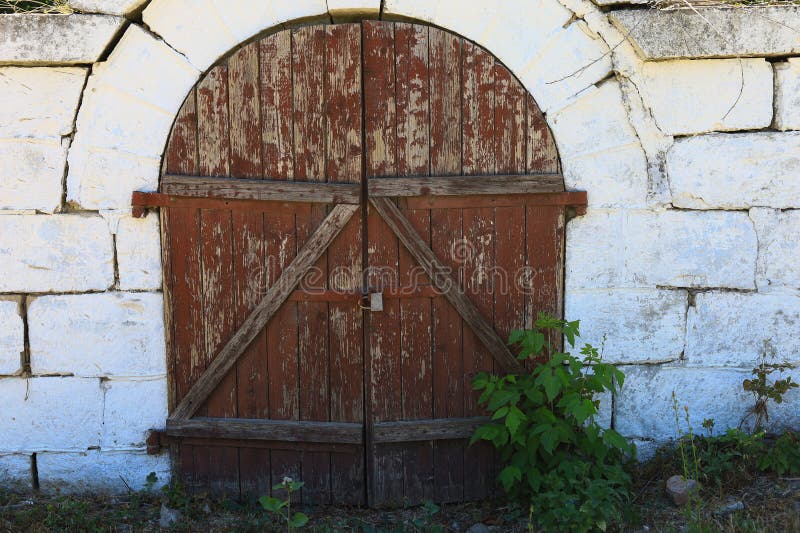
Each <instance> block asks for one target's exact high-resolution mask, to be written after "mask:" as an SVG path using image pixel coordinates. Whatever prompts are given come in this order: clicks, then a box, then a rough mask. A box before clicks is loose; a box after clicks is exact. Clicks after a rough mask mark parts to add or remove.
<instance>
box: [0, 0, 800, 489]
mask: <svg viewBox="0 0 800 533" xmlns="http://www.w3.org/2000/svg"><path fill="white" fill-rule="evenodd" d="M598 3H599V4H609V3H612V4H614V3H615V2H606V1H602V2H600V1H598ZM73 5H75V7H76V8H78V9H81V10H83V11H84V13H85V14H77V15H70V16H32V15H22V16H16V15H14V16H0V95H2V97H3V98H2V100H3V105H2V106H0V405H2V406H3V408H2V410H0V426H2V428H3V431H2V434H0V483H1V484H2V485H4V486H12V487H14V488H20V489H30V488H31V487H33V486H34V484H36V485H38V486H39V487H40V488H42V489H43V490H54V489H55V488H56V487H60V488H61V490H62V491H71V490H87V489H88V490H110V491H122V490H125V483H127V484H128V485H129V486H131V487H134V488H136V487H141V486H142V485H143V484H144V481H145V477H146V476H147V474H148V473H149V472H151V471H155V472H157V473H158V475H159V477H160V479H161V480H162V481H166V480H167V479H168V478H169V468H170V466H169V462H168V458H167V457H166V456H164V455H162V456H148V455H147V454H146V452H145V444H144V439H145V433H146V431H147V430H148V429H149V428H152V427H160V426H163V424H164V420H165V418H166V414H167V413H166V411H167V405H166V402H167V394H166V362H165V348H164V322H163V315H162V313H163V300H162V295H161V293H160V288H161V271H160V242H159V239H160V237H159V228H158V219H157V216H156V215H155V214H153V213H151V214H150V215H149V216H148V217H146V218H144V219H142V220H136V219H133V218H131V216H130V210H129V208H128V204H129V202H130V196H131V192H132V191H134V190H153V189H155V187H156V186H157V181H158V172H159V166H160V158H161V155H162V153H163V149H164V143H165V140H166V136H167V134H168V133H169V130H170V128H171V125H172V122H173V120H174V116H175V114H176V112H177V110H178V108H179V106H180V104H181V102H182V101H183V98H184V96H185V95H186V93H187V92H188V91H189V89H190V88H191V86H192V85H193V84H194V83H195V82H196V81H197V80H198V79H199V77H200V76H201V75H202V72H203V71H205V70H206V69H207V68H208V67H209V66H210V65H211V64H213V63H214V62H215V61H216V60H217V59H218V58H219V57H220V56H222V55H224V54H225V53H227V52H228V51H229V50H230V49H232V48H234V47H235V46H237V44H239V43H241V42H243V41H245V40H247V39H250V38H251V37H253V36H255V35H257V34H259V33H260V32H263V31H265V30H268V29H270V28H275V27H279V26H280V25H283V24H293V23H294V22H295V21H305V20H323V21H325V20H329V21H330V20H333V21H338V20H340V19H347V18H350V17H354V16H366V17H378V16H380V17H383V18H387V19H391V18H403V19H413V20H418V21H423V22H429V23H432V24H435V25H438V26H442V27H444V28H447V29H450V30H451V31H454V32H456V33H459V34H461V35H464V36H465V37H467V38H469V39H472V40H474V41H476V42H478V43H479V44H481V45H483V46H485V47H486V48H487V49H488V50H490V51H491V52H493V53H494V54H495V55H496V56H497V57H499V58H500V60H502V61H503V62H504V63H505V64H506V66H508V67H509V69H510V70H512V71H513V72H514V73H515V74H516V75H517V76H518V77H519V79H520V80H521V81H522V82H523V83H524V85H525V86H526V87H527V88H528V90H529V91H530V92H531V93H532V94H533V96H534V97H535V98H536V100H537V102H538V103H539V104H540V106H541V107H542V109H543V110H544V111H545V112H546V117H547V121H548V123H549V124H550V126H551V128H552V129H553V131H554V134H555V137H556V141H557V143H558V146H559V150H560V155H561V158H562V163H563V169H564V175H565V179H566V181H567V184H568V187H569V188H571V189H578V190H587V191H588V192H589V202H590V207H589V210H588V212H587V214H586V215H585V216H583V217H580V218H577V219H574V220H572V221H571V222H570V223H569V225H568V229H567V265H566V302H565V304H566V307H565V308H566V314H567V317H568V318H571V319H575V318H579V319H581V320H582V324H583V326H582V331H583V334H584V340H585V341H588V342H592V343H595V344H598V345H599V344H601V343H602V339H603V337H605V339H606V340H605V346H604V351H605V357H606V358H607V359H608V360H610V361H613V362H617V363H620V364H622V365H625V367H624V370H625V372H626V374H627V375H628V379H627V382H626V384H625V387H624V389H623V391H622V392H621V393H620V394H618V395H617V396H616V397H614V398H612V399H610V401H606V402H604V406H605V410H606V411H605V412H604V419H605V420H606V421H607V423H609V424H612V425H614V426H615V427H616V428H617V429H619V430H620V431H621V432H623V433H624V434H626V435H627V436H629V437H631V438H633V439H635V440H636V441H637V442H638V443H639V444H640V445H641V447H642V449H643V451H644V452H645V453H647V451H648V450H650V449H652V446H653V445H654V444H655V443H658V442H662V441H664V440H666V439H669V438H671V437H674V436H675V429H674V424H673V422H671V420H673V418H674V417H673V415H672V412H671V409H672V407H671V406H672V403H671V395H672V392H673V391H675V393H676V395H677V396H678V398H679V401H680V402H681V404H685V405H688V406H689V409H690V413H691V415H692V419H693V423H694V425H695V427H699V426H700V422H701V421H702V419H703V418H709V417H713V418H715V419H716V422H717V426H716V427H717V428H718V429H719V430H724V428H725V427H726V426H728V425H736V424H737V423H738V421H739V419H740V418H741V416H742V415H743V413H744V410H745V409H746V406H747V404H748V400H749V399H748V398H747V397H746V396H745V395H744V394H743V392H742V390H741V381H742V380H743V379H744V378H745V377H746V376H747V375H748V372H749V369H751V368H752V366H753V365H754V363H755V362H756V360H757V357H758V355H759V354H760V353H761V351H762V349H763V342H764V341H769V342H770V343H771V346H772V349H774V351H775V352H776V353H777V355H778V356H779V357H782V358H785V359H789V360H791V361H794V362H798V363H800V341H798V338H800V335H798V333H800V261H798V259H800V180H799V179H798V178H797V175H798V170H800V168H799V167H800V133H798V132H797V131H793V130H800V58H797V59H796V58H793V57H790V56H792V55H795V54H796V55H798V56H800V49H799V48H798V45H797V43H798V39H797V35H796V33H797V32H796V31H794V33H792V32H787V31H786V28H787V27H789V28H791V27H800V22H798V23H797V24H794V23H793V21H796V20H797V18H798V16H799V15H798V8H793V7H788V8H752V9H746V10H720V9H713V10H703V13H701V14H697V13H694V12H693V11H691V10H689V11H685V10H677V11H670V12H660V11H655V10H648V9H629V8H628V7H626V6H625V5H615V6H614V7H613V8H608V7H607V6H604V7H603V9H602V10H601V9H600V8H598V6H597V5H595V4H593V3H591V2H588V1H581V0H504V1H503V2H501V3H497V5H492V4H491V3H487V2H484V1H482V0H470V1H465V0H446V1H445V0H443V1H439V2H429V1H423V0H386V1H384V2H382V3H381V2H380V1H378V0H351V1H347V0H336V1H334V0H328V2H327V3H326V2H325V1H324V0H297V1H294V2H278V1H274V2H258V3H254V2H247V1H245V0H236V1H232V0H202V1H197V0H195V1H189V0H153V1H152V2H147V1H143V0H127V1H126V0H114V1H103V2H97V1H91V0H80V1H77V0H76V1H74V2H73ZM759 9H761V11H759ZM765 10H766V11H765ZM754 20H756V21H757V22H758V23H757V24H755V23H753V22H752V21H754ZM708 24H712V25H715V26H714V27H713V28H712V29H711V30H709V29H708V27H707V26H708ZM681 32H683V34H682V35H683V37H682V38H680V39H678V38H675V35H676V34H679V33H681ZM698 36H701V37H702V39H700V38H699V37H698ZM53 43H59V45H58V46H53ZM798 400H800V395H798V394H794V395H793V396H792V397H791V398H790V399H789V401H788V402H787V403H786V404H784V405H783V406H782V407H781V408H780V409H777V410H776V411H775V413H774V415H775V416H774V417H773V419H772V421H773V423H774V424H775V427H778V426H787V425H794V426H797V425H800V413H799V412H798V411H800V410H798V407H797V406H798ZM122 479H124V480H125V482H123V481H122Z"/></svg>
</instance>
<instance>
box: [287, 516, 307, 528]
mask: <svg viewBox="0 0 800 533" xmlns="http://www.w3.org/2000/svg"><path fill="white" fill-rule="evenodd" d="M306 524H308V516H306V515H305V514H304V513H294V516H292V518H291V520H289V527H303V526H304V525H306Z"/></svg>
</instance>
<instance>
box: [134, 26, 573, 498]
mask: <svg viewBox="0 0 800 533" xmlns="http://www.w3.org/2000/svg"><path fill="white" fill-rule="evenodd" d="M362 46H363V48H362ZM557 171H558V163H557V155H556V151H555V147H554V145H553V143H552V138H551V136H550V132H549V130H548V129H547V126H546V125H545V124H544V120H543V118H542V116H541V113H540V112H539V110H538V108H537V107H536V104H535V103H534V102H533V100H532V99H531V98H530V96H529V95H527V93H525V91H524V89H523V88H522V87H521V86H520V85H519V83H518V82H517V81H516V80H515V79H514V78H513V77H512V76H511V74H510V73H508V71H506V70H505V69H504V67H502V65H500V64H499V63H498V62H496V61H495V60H494V59H493V58H492V57H491V56H490V55H489V54H488V53H486V52H485V51H483V50H481V49H480V48H478V47H477V46H475V45H473V44H471V43H468V42H466V41H463V40H462V39H460V38H459V37H457V36H454V35H451V34H448V33H446V32H444V31H442V30H438V29H434V28H428V27H425V26H417V25H411V24H401V23H385V22H363V23H361V24H343V25H325V26H307V27H303V28H298V29H295V30H285V31H283V32H280V33H277V34H273V35H270V36H268V37H265V38H264V39H261V40H260V41H256V42H253V43H251V44H249V45H247V46H246V47H244V48H241V49H240V50H238V51H237V52H236V53H234V54H233V55H232V56H230V57H229V58H227V59H226V60H225V61H223V62H221V63H220V64H219V65H217V66H215V67H213V68H212V69H211V71H210V72H209V73H208V74H207V75H206V76H205V77H204V79H203V80H202V81H201V82H200V83H199V84H198V85H197V87H196V88H195V89H194V90H193V91H192V93H191V94H190V95H189V97H188V99H187V101H186V103H185V104H184V106H183V108H182V110H181V112H180V114H179V117H178V120H177V122H176V124H175V126H174V128H173V132H172V134H171V137H170V141H169V144H168V147H167V153H166V156H165V169H164V175H163V176H162V180H161V186H160V190H159V192H158V193H142V194H137V195H135V197H134V203H135V204H136V205H137V206H138V207H137V209H139V210H140V211H141V210H142V209H143V208H145V207H160V208H161V227H162V233H163V235H162V246H163V250H164V254H163V256H164V260H163V266H164V275H165V278H164V290H165V298H166V300H167V310H168V311H167V331H168V350H169V373H170V405H171V413H170V417H169V419H168V421H167V434H168V435H169V436H170V437H171V439H172V442H173V443H174V446H173V452H174V454H175V460H176V465H177V468H178V472H179V474H180V476H181V477H182V478H183V480H184V482H185V483H186V484H187V485H188V486H189V487H191V488H194V489H195V490H200V491H210V492H213V493H217V494H220V493H223V494H226V495H228V496H233V497H239V496H242V497H247V496H260V495H263V494H267V493H269V492H270V487H271V486H272V485H273V484H275V483H279V482H280V481H281V480H282V479H283V478H284V477H287V476H288V477H292V478H293V479H300V480H302V481H304V482H305V486H304V487H303V489H302V491H301V492H300V493H299V494H298V498H299V499H301V500H303V501H304V502H308V503H312V504H326V503H350V504H370V505H386V504H402V503H417V502H421V501H424V500H426V499H432V500H436V501H462V500H471V499H480V498H484V497H486V496H488V495H489V494H491V493H492V492H493V491H494V490H495V489H494V487H495V482H494V477H495V470H496V466H495V460H494V457H493V452H492V450H491V449H490V448H489V447H487V446H486V445H484V444H476V445H474V446H468V445H467V443H468V439H469V437H470V436H471V435H472V433H473V431H474V429H475V428H476V427H477V426H478V425H480V424H481V423H484V422H485V420H486V419H485V417H484V415H485V413H484V412H482V410H481V409H480V407H479V406H478V405H477V403H476V400H477V395H476V394H475V393H474V392H473V391H472V387H471V381H472V378H473V377H474V376H475V375H476V374H477V373H479V372H484V371H485V372H507V371H519V370H520V365H519V363H518V362H517V361H516V359H515V358H514V357H513V354H512V353H511V352H510V351H509V348H508V347H507V346H506V345H505V342H504V339H506V338H507V337H508V334H509V332H510V331H511V330H513V329H517V328H521V327H526V326H530V324H531V323H532V321H533V319H534V318H535V316H536V313H538V312H548V313H551V314H556V315H558V314H560V312H561V294H562V277H563V250H564V222H565V214H566V211H567V209H568V206H570V205H579V204H581V203H583V202H585V195H583V194H581V193H566V192H564V188H563V181H562V179H561V176H560V175H558V173H557Z"/></svg>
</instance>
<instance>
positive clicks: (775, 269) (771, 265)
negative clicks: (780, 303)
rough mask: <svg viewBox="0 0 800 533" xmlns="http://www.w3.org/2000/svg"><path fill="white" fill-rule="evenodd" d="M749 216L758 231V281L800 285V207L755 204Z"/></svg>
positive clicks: (760, 283)
mask: <svg viewBox="0 0 800 533" xmlns="http://www.w3.org/2000/svg"><path fill="white" fill-rule="evenodd" d="M750 218H751V219H752V220H753V222H754V223H755V225H756V235H758V265H757V268H756V285H758V288H759V290H766V289H769V288H770V287H792V288H795V289H798V288H800V261H798V258H800V209H792V210H787V211H780V210H777V209H765V208H754V209H751V210H750Z"/></svg>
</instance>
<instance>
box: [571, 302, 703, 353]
mask: <svg viewBox="0 0 800 533" xmlns="http://www.w3.org/2000/svg"><path fill="white" fill-rule="evenodd" d="M686 306H687V294H686V292H685V291H670V290H651V289H611V290H602V289H595V290H573V291H569V292H567V293H566V298H565V312H564V314H565V316H566V318H567V319H568V320H580V321H581V327H580V330H581V337H580V341H579V344H580V346H582V345H583V344H584V343H589V344H591V345H592V346H594V347H595V348H598V349H602V351H603V359H604V360H605V361H607V362H610V363H615V364H632V363H655V362H663V361H672V360H676V359H678V358H680V356H681V353H682V352H683V342H684V337H685V334H686ZM604 337H605V341H604ZM576 351H577V350H576Z"/></svg>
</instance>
